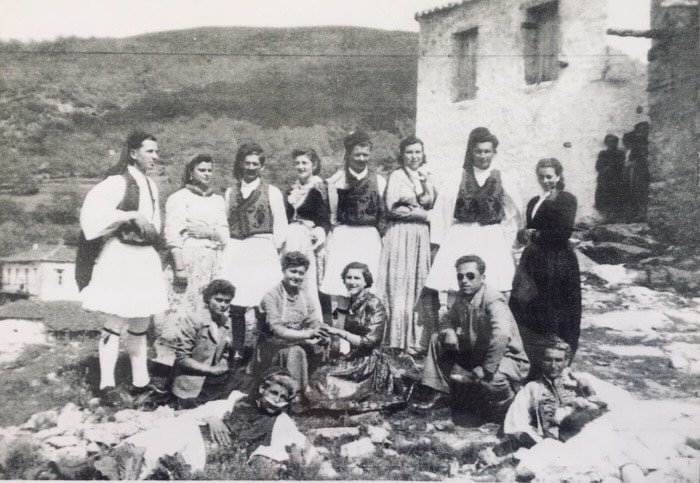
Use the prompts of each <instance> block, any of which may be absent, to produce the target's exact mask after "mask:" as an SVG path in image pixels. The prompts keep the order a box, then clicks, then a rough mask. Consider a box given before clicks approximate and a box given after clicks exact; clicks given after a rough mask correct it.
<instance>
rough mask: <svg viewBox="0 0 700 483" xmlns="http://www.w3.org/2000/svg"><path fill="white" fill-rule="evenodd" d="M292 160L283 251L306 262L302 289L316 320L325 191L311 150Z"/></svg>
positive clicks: (322, 262)
mask: <svg viewBox="0 0 700 483" xmlns="http://www.w3.org/2000/svg"><path fill="white" fill-rule="evenodd" d="M292 158H293V159H294V168H295V169H296V171H297V179H296V181H295V182H294V183H293V184H292V186H291V187H290V188H289V190H287V193H286V196H285V200H284V201H285V206H286V208H287V220H288V221H289V226H288V228H287V240H286V241H285V243H284V252H285V253H288V252H293V251H297V252H301V253H303V254H304V255H306V257H307V258H308V259H309V269H308V271H307V272H306V277H305V279H304V286H305V291H306V293H307V294H309V296H310V297H311V298H312V300H313V304H314V309H315V310H316V311H317V316H318V318H319V319H320V318H321V317H322V314H321V302H320V299H319V295H318V287H319V286H320V284H321V281H322V280H323V269H324V267H325V242H326V234H327V233H328V230H329V229H330V208H329V206H328V192H327V190H326V187H325V185H324V183H323V180H322V179H321V178H320V177H319V176H318V174H319V173H320V172H321V158H319V156H318V154H317V153H316V151H315V150H314V149H312V148H304V149H295V150H294V151H292Z"/></svg>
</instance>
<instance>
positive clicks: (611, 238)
mask: <svg viewBox="0 0 700 483" xmlns="http://www.w3.org/2000/svg"><path fill="white" fill-rule="evenodd" d="M648 232H649V226H648V225H646V224H645V223H631V224H610V225H598V226H596V227H593V228H592V229H591V230H590V231H589V232H588V237H589V238H590V239H591V240H593V241H595V242H617V243H625V244H630V245H637V246H640V247H645V248H656V247H659V246H660V243H659V242H657V241H656V240H654V239H653V238H651V237H649V236H645V234H646V233H648Z"/></svg>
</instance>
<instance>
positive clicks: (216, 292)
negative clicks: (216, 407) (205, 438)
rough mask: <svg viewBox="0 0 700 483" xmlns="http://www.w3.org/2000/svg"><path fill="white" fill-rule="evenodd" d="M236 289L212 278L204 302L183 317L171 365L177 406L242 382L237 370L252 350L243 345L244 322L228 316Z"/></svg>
mask: <svg viewBox="0 0 700 483" xmlns="http://www.w3.org/2000/svg"><path fill="white" fill-rule="evenodd" d="M235 294H236V289H235V287H234V286H233V285H231V283H229V282H228V281H226V280H213V281H212V282H211V283H209V285H207V287H206V288H205V289H204V293H203V299H204V304H205V305H204V306H203V307H202V308H201V309H199V310H194V311H193V312H192V313H191V314H188V315H187V316H186V317H185V324H183V325H184V326H183V328H182V333H181V334H180V339H179V343H178V347H177V349H176V352H175V365H174V366H173V384H172V393H173V396H175V398H176V400H177V408H178V409H191V408H193V407H196V406H198V405H200V404H202V403H205V402H207V401H214V400H217V399H226V398H227V397H228V395H229V394H230V393H231V391H233V390H234V389H238V388H239V383H242V379H243V377H242V376H243V374H242V371H241V370H240V369H241V368H242V367H243V364H244V363H245V360H246V359H247V358H249V355H250V354H251V353H252V349H251V348H248V347H245V346H244V343H245V323H244V321H243V320H242V319H241V320H237V319H235V318H233V317H232V310H231V300H233V297H234V295H235Z"/></svg>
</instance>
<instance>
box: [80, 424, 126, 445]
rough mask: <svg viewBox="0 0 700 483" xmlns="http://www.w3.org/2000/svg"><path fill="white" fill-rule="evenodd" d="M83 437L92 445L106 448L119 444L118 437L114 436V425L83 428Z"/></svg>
mask: <svg viewBox="0 0 700 483" xmlns="http://www.w3.org/2000/svg"><path fill="white" fill-rule="evenodd" d="M82 432H83V437H84V438H85V439H86V440H88V441H90V442H94V443H100V444H103V445H105V446H107V447H110V446H114V445H116V444H117V443H119V436H118V435H117V434H116V424H114V423H105V424H96V425H93V426H88V427H86V428H83V431H82Z"/></svg>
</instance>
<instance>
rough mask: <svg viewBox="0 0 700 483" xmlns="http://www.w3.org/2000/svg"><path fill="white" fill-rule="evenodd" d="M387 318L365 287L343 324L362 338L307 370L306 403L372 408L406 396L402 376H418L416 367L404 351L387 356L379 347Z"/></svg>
mask: <svg viewBox="0 0 700 483" xmlns="http://www.w3.org/2000/svg"><path fill="white" fill-rule="evenodd" d="M386 321H387V315H386V310H385V309H384V306H383V305H382V302H381V301H380V300H379V298H377V296H376V295H374V294H372V293H369V292H365V293H364V294H363V295H362V296H360V297H359V298H358V300H356V301H354V302H353V303H352V304H351V306H350V309H349V310H348V313H347V316H346V318H345V330H346V331H348V332H351V333H353V334H355V335H359V336H361V337H362V342H361V344H360V345H359V346H358V347H355V348H353V349H352V350H351V351H350V353H348V354H346V355H341V356H337V357H335V358H333V359H332V360H331V361H330V362H329V363H328V364H326V365H324V366H322V367H320V368H318V369H317V370H316V371H315V372H314V373H313V374H312V375H311V376H310V378H309V389H308V392H307V398H308V407H309V408H310V409H329V410H342V411H372V410H378V409H383V408H388V407H392V406H396V405H400V404H402V403H404V402H405V398H406V397H407V391H406V386H404V385H403V383H402V378H404V377H405V378H415V379H416V380H417V379H418V377H419V372H418V370H417V368H416V367H415V365H414V364H413V360H412V359H411V358H410V357H409V356H406V355H397V356H392V355H390V354H388V353H387V352H385V351H384V350H382V349H381V348H380V347H379V346H380V344H381V341H382V337H383V335H384V326H385V324H386Z"/></svg>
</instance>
